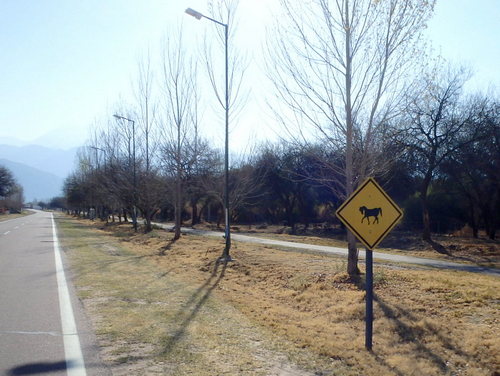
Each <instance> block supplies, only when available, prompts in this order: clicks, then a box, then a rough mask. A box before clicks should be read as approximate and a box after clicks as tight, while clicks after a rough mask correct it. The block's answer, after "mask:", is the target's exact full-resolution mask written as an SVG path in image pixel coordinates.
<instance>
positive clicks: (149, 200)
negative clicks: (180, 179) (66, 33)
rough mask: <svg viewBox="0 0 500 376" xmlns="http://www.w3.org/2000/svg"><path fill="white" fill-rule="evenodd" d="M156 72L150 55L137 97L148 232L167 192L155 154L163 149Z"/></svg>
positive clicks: (142, 70) (143, 67)
mask: <svg viewBox="0 0 500 376" xmlns="http://www.w3.org/2000/svg"><path fill="white" fill-rule="evenodd" d="M154 82H155V81H154V72H153V70H152V68H151V58H150V56H149V54H148V55H147V56H146V57H145V58H144V59H143V60H142V61H141V62H140V63H139V74H138V78H137V81H136V87H135V97H136V103H137V115H136V116H135V118H136V119H137V125H138V136H139V137H138V141H139V142H138V145H139V154H140V158H139V159H140V161H141V162H142V164H141V167H142V168H141V170H140V171H139V173H138V181H139V183H138V186H139V187H140V189H139V192H138V200H137V201H138V202H137V204H138V206H139V209H140V210H141V212H142V214H143V216H144V221H145V224H146V226H145V229H144V231H145V232H150V231H151V230H152V218H153V216H154V214H155V213H156V212H157V211H158V209H159V206H160V202H161V200H162V195H161V194H160V192H162V191H164V189H162V188H161V182H160V179H159V176H158V175H159V171H158V168H159V164H158V163H157V160H156V158H155V156H156V155H157V152H158V148H159V135H158V132H157V128H158V127H155V125H157V122H156V113H157V103H156V100H155V96H154Z"/></svg>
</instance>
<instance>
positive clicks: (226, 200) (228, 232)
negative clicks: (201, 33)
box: [186, 8, 231, 262]
mask: <svg viewBox="0 0 500 376" xmlns="http://www.w3.org/2000/svg"><path fill="white" fill-rule="evenodd" d="M186 13H187V14H189V15H190V16H193V17H194V18H196V19H197V20H201V19H202V18H206V19H207V20H210V21H212V22H215V23H216V24H217V25H220V26H223V27H224V48H225V59H226V106H225V110H226V141H225V150H224V180H225V181H224V216H225V219H226V228H225V238H226V246H225V248H224V252H223V253H222V256H221V257H220V260H221V261H223V262H227V261H231V256H230V255H229V250H230V249H231V230H230V228H229V90H228V85H229V81H228V55H227V45H228V43H227V35H228V25H227V24H225V23H222V22H220V21H217V20H214V19H213V18H210V17H207V16H205V15H204V14H201V13H200V12H197V11H196V10H194V9H191V8H187V9H186Z"/></svg>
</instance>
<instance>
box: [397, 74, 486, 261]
mask: <svg viewBox="0 0 500 376" xmlns="http://www.w3.org/2000/svg"><path fill="white" fill-rule="evenodd" d="M469 77H470V75H469V73H468V72H467V70H465V69H463V68H458V69H455V68H450V67H446V68H437V69H435V70H433V71H431V72H430V73H428V74H426V75H424V76H422V78H421V79H420V81H419V86H418V90H415V91H414V92H413V93H412V95H411V96H410V97H409V98H408V102H407V104H406V108H407V112H406V116H405V117H404V118H403V119H404V123H405V125H406V127H405V128H404V129H403V135H404V137H403V139H404V140H405V146H406V147H407V149H408V150H409V152H410V153H411V157H412V158H413V161H414V163H413V165H414V166H415V167H416V168H415V172H416V174H417V175H418V176H419V177H420V178H421V183H420V188H419V194H420V202H421V204H422V221H423V232H422V238H423V240H425V241H427V242H430V243H431V244H433V245H434V246H435V249H436V250H438V251H441V252H444V249H443V248H442V247H439V245H438V244H436V243H434V242H432V239H431V226H430V214H429V202H428V194H429V187H430V186H431V183H432V181H433V179H434V177H435V175H436V174H437V172H438V168H439V167H440V166H441V165H442V163H443V162H444V161H446V159H448V158H450V157H452V156H453V154H454V153H455V152H456V151H457V150H459V149H461V148H463V147H464V146H465V145H467V144H469V143H471V142H473V141H474V140H476V139H477V137H478V135H479V131H480V128H481V127H480V126H478V124H479V122H478V120H479V119H478V118H477V116H478V115H479V114H481V112H482V111H481V109H480V108H482V107H483V106H484V104H485V102H484V101H483V100H479V101H473V102H469V103H466V102H465V101H464V100H463V98H462V97H463V93H462V89H463V85H464V83H465V82H466V80H467V79H468V78H469ZM471 130H472V132H471Z"/></svg>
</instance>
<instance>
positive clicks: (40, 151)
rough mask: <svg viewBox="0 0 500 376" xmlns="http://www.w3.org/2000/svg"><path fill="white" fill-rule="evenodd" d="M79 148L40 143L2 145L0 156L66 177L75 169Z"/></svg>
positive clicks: (0, 146)
mask: <svg viewBox="0 0 500 376" xmlns="http://www.w3.org/2000/svg"><path fill="white" fill-rule="evenodd" d="M76 151H77V148H73V149H69V150H61V149H52V148H47V147H44V146H39V145H24V146H13V145H0V158H3V159H8V160H9V161H12V162H17V163H21V164H23V165H26V166H30V167H33V168H34V169H37V170H40V171H44V172H48V173H50V174H53V175H56V176H58V177H59V178H62V179H64V178H66V177H67V176H68V175H69V174H70V172H71V171H72V170H73V167H74V163H75V156H76Z"/></svg>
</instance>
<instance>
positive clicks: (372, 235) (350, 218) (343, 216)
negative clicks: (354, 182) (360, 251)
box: [336, 178, 403, 249]
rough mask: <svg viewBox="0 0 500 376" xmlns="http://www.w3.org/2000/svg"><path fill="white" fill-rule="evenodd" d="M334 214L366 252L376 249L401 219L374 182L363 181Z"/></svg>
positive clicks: (396, 209) (390, 201)
mask: <svg viewBox="0 0 500 376" xmlns="http://www.w3.org/2000/svg"><path fill="white" fill-rule="evenodd" d="M336 214H337V217H338V218H339V219H340V220H341V221H342V222H343V223H344V224H345V225H346V226H347V227H348V228H349V230H351V231H352V232H353V234H354V235H355V236H356V237H357V238H358V239H359V240H360V241H361V242H362V243H363V244H364V245H365V246H366V247H367V248H368V249H373V248H375V247H376V246H377V245H378V244H379V243H380V242H381V241H382V239H384V238H385V236H386V235H387V234H388V233H389V232H390V231H391V230H392V228H393V227H394V226H396V224H397V223H398V222H399V220H400V219H401V218H402V217H403V211H402V210H401V209H400V208H399V207H398V206H397V205H396V204H395V203H394V201H392V200H391V198H390V197H389V196H388V195H387V193H385V192H384V190H383V189H382V187H381V186H380V185H378V183H377V182H376V181H375V179H373V178H368V179H366V180H365V181H364V183H363V184H361V185H360V186H359V187H358V189H356V191H355V192H354V193H353V194H352V195H351V196H349V198H348V199H347V200H346V201H345V202H344V203H343V204H342V205H341V206H340V208H339V209H338V210H337V212H336Z"/></svg>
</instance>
